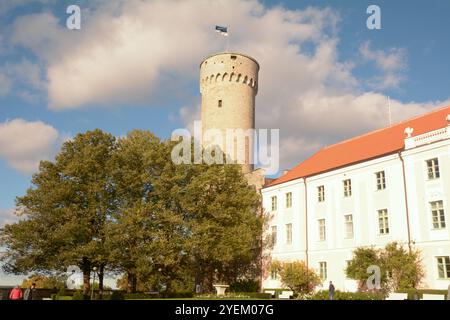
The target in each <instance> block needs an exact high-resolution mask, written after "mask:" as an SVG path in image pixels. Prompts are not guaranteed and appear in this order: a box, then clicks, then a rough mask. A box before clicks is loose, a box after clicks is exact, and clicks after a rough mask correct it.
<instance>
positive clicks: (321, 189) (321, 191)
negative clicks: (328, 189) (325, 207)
mask: <svg viewBox="0 0 450 320" xmlns="http://www.w3.org/2000/svg"><path fill="white" fill-rule="evenodd" d="M317 201H318V202H325V186H324V185H321V186H318V187H317Z"/></svg>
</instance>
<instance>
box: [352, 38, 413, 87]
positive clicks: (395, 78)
mask: <svg viewBox="0 0 450 320" xmlns="http://www.w3.org/2000/svg"><path fill="white" fill-rule="evenodd" d="M359 52H360V53H361V56H362V57H363V59H364V60H365V61H371V62H373V63H375V65H376V67H377V68H378V69H379V71H380V75H378V76H375V77H373V78H372V79H370V80H369V84H370V85H371V86H372V87H373V88H376V89H381V90H382V89H386V88H397V87H398V86H399V85H400V83H401V82H402V81H403V80H404V78H405V77H404V74H403V72H404V71H405V69H406V68H407V54H406V51H405V49H403V48H390V49H389V50H387V51H384V50H375V49H373V48H372V47H371V44H370V42H368V41H367V42H365V43H363V44H362V45H361V46H360V48H359Z"/></svg>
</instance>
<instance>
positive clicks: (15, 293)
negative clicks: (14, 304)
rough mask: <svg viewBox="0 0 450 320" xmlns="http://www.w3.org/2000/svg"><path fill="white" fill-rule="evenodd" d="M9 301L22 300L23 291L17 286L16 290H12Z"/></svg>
mask: <svg viewBox="0 0 450 320" xmlns="http://www.w3.org/2000/svg"><path fill="white" fill-rule="evenodd" d="M9 299H11V300H21V299H22V289H20V286H19V285H17V286H16V287H15V288H14V289H12V290H11V293H10V294H9Z"/></svg>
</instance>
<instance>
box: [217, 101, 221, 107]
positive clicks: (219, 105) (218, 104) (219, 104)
mask: <svg viewBox="0 0 450 320" xmlns="http://www.w3.org/2000/svg"><path fill="white" fill-rule="evenodd" d="M217 106H218V107H219V108H222V100H219V101H218V102H217Z"/></svg>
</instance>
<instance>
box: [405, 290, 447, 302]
mask: <svg viewBox="0 0 450 320" xmlns="http://www.w3.org/2000/svg"><path fill="white" fill-rule="evenodd" d="M398 292H399V293H407V294H408V300H414V294H415V293H417V295H418V298H419V299H422V298H423V294H424V293H425V294H440V295H444V296H445V299H448V297H447V295H448V291H447V290H438V289H408V290H399V291H398Z"/></svg>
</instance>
